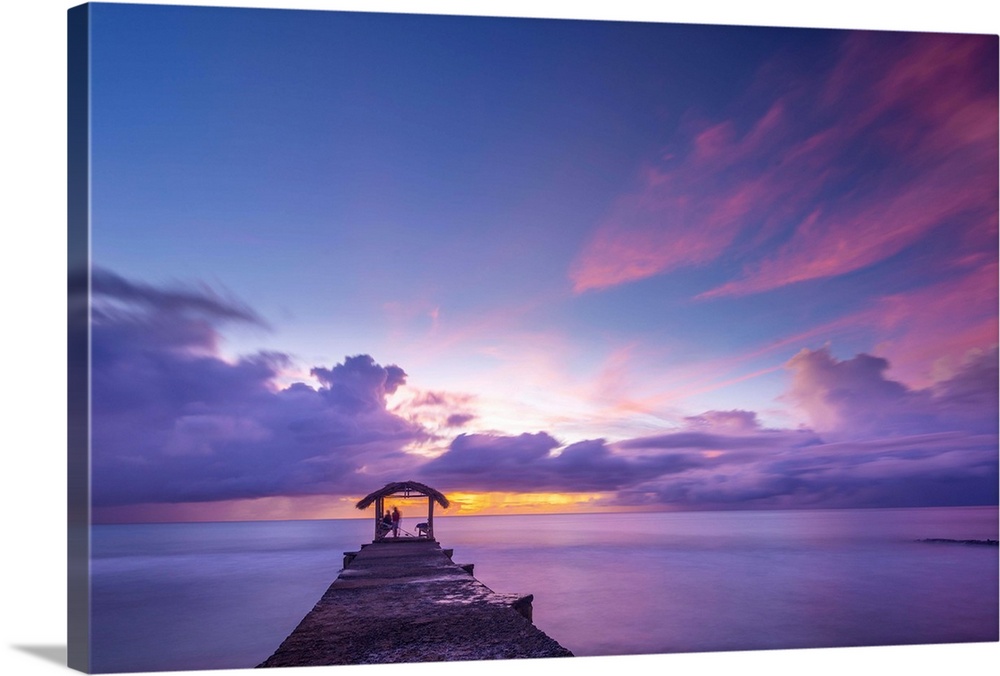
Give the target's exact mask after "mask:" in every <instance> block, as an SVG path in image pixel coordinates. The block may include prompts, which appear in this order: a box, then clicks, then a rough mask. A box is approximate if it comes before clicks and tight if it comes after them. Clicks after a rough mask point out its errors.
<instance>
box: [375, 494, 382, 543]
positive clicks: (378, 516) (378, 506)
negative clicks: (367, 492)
mask: <svg viewBox="0 0 1000 676" xmlns="http://www.w3.org/2000/svg"><path fill="white" fill-rule="evenodd" d="M381 522H382V498H376V499H375V539H376V540H378V527H379V524H380V523H381Z"/></svg>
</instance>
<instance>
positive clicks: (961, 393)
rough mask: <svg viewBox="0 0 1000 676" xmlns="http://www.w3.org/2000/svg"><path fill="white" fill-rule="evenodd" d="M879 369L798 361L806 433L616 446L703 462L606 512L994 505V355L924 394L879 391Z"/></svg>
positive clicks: (869, 363) (869, 364) (882, 373)
mask: <svg viewBox="0 0 1000 676" xmlns="http://www.w3.org/2000/svg"><path fill="white" fill-rule="evenodd" d="M889 367H890V363H889V361H888V360H886V359H884V358H878V357H873V356H870V355H857V356H855V357H853V358H851V359H847V360H838V359H836V358H835V357H834V356H833V355H832V354H831V353H830V351H829V350H828V349H826V348H824V349H820V350H803V351H802V352H800V353H799V354H798V355H796V357H795V358H793V359H792V360H791V361H790V362H789V368H790V369H791V370H792V372H793V378H792V385H791V388H790V391H789V393H788V398H789V399H790V400H792V401H794V402H796V403H797V404H798V405H799V406H800V407H801V409H802V410H803V411H804V412H805V413H806V414H807V415H809V417H810V419H811V421H812V424H813V427H815V428H816V429H817V430H818V432H815V433H814V432H811V431H808V430H761V431H759V432H754V433H750V434H742V435H721V434H708V433H705V432H698V433H690V432H678V433H675V434H665V435H660V436H656V437H649V438H644V439H633V440H629V441H625V442H622V443H620V444H618V447H620V448H623V449H646V450H647V451H648V450H650V449H659V448H663V449H667V448H689V449H692V450H693V449H699V448H700V449H703V450H705V451H710V452H711V454H712V456H713V457H712V458H711V460H710V461H709V462H706V463H705V464H704V465H703V466H701V467H698V468H695V469H693V470H692V471H689V472H685V473H683V474H682V475H679V476H670V477H657V478H654V479H650V480H648V481H646V482H642V483H639V484H636V485H634V486H630V487H628V488H626V489H624V490H622V491H619V492H618V493H617V495H616V496H615V498H614V499H613V502H614V503H615V504H627V505H667V504H669V505H672V506H680V507H700V508H751V507H759V508H776V507H892V506H921V505H928V506H930V505H982V504H996V502H997V500H998V491H997V483H998V453H997V414H998V399H997V391H998V389H997V385H998V382H997V351H996V350H995V349H993V350H990V351H987V352H984V353H977V354H974V355H973V356H972V357H971V358H970V359H968V360H967V361H966V363H965V364H964V365H963V366H962V368H960V369H959V370H958V371H957V372H956V373H954V374H953V375H952V376H951V377H949V378H947V379H945V380H942V381H940V382H938V383H936V384H934V385H933V386H932V387H929V388H927V389H924V390H913V389H910V388H907V387H906V386H905V385H903V384H902V383H899V382H896V381H893V380H891V379H890V378H888V377H887V372H888V371H889ZM712 417H715V418H718V416H712ZM705 419H706V418H705V417H704V416H697V417H695V420H696V421H697V422H698V423H701V422H703V421H704V420H705ZM688 420H689V421H690V420H692V419H690V418H689V419H688ZM699 426H700V425H699Z"/></svg>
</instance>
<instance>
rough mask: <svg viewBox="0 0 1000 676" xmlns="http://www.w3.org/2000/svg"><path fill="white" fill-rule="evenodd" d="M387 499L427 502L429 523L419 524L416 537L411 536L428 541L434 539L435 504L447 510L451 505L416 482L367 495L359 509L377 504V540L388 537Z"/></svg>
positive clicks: (389, 487)
mask: <svg viewBox="0 0 1000 676" xmlns="http://www.w3.org/2000/svg"><path fill="white" fill-rule="evenodd" d="M386 498H398V499H403V500H410V499H426V500H427V521H426V522H425V523H423V524H418V525H417V528H416V535H415V536H411V538H412V537H416V538H419V539H427V540H433V539H434V503H435V502H436V503H438V504H439V505H441V506H442V507H443V508H445V509H447V508H448V506H449V505H450V504H451V503H450V502H448V498H446V497H445V496H444V494H443V493H441V492H440V491H437V490H434V489H433V488H431V487H430V486H427V485H425V484H422V483H417V482H416V481H396V482H393V483H388V484H386V485H385V486H384V487H383V488H380V489H378V490H377V491H375V492H374V493H370V494H368V495H366V496H365V497H364V498H362V499H361V500H359V501H358V504H357V508H358V509H368V507H370V506H371V504H372V503H375V540H383V539H384V538H385V535H386V533H385V530H384V529H383V527H382V514H383V507H384V505H385V500H386ZM396 539H400V538H396ZM403 539H405V538H403Z"/></svg>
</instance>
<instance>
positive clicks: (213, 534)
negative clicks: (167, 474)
mask: <svg viewBox="0 0 1000 676" xmlns="http://www.w3.org/2000/svg"><path fill="white" fill-rule="evenodd" d="M370 525H371V524H370V522H369V521H368V520H335V521H284V522H244V523H209V524H155V525H114V526H112V525H104V526H96V527H95V528H94V531H93V550H94V559H93V563H92V580H93V586H92V590H93V624H92V632H93V669H94V671H99V672H111V671H157V670H182V669H220V668H225V669H239V668H249V667H253V666H255V665H256V664H258V663H259V662H261V661H262V660H264V659H265V658H266V657H268V656H269V655H270V654H271V653H272V652H273V651H274V649H275V648H277V647H278V645H279V644H280V642H281V641H282V640H283V639H284V638H285V636H287V635H288V633H289V632H291V631H292V629H294V628H295V626H296V625H297V624H298V622H299V620H301V619H302V617H303V616H304V615H305V614H306V613H307V612H308V611H309V610H310V609H311V608H312V607H313V605H314V604H315V603H316V602H317V601H318V600H319V598H320V597H321V596H322V594H323V592H324V591H325V590H326V588H327V587H328V586H329V585H330V583H331V582H332V581H333V580H334V579H335V578H336V576H337V573H338V572H339V570H340V567H341V563H342V560H343V552H345V551H352V550H356V549H357V548H358V546H359V545H360V544H362V543H363V542H369V541H370V540H371V532H370ZM405 525H406V524H405V523H404V526H405ZM435 531H436V535H437V537H438V540H439V541H440V542H441V544H442V546H444V547H450V548H453V549H454V550H455V555H454V559H455V561H456V562H458V563H474V564H475V566H476V568H475V574H476V577H477V578H478V579H479V580H480V581H482V582H483V583H484V584H486V585H487V586H489V587H490V588H492V589H494V590H495V591H498V592H511V593H514V592H517V593H533V594H534V595H535V602H534V621H535V624H536V625H537V626H538V627H539V628H541V629H542V630H543V631H545V632H546V633H548V634H549V635H550V636H552V637H553V638H554V639H556V640H557V641H559V642H560V643H561V644H563V645H564V646H566V647H567V648H569V649H570V650H572V651H573V652H574V653H575V654H576V655H580V656H584V655H621V654H643V653H665V652H702V651H717V650H748V649H774V648H807V647H837V646H871V645H892V644H917V643H964V642H981V641H996V640H997V639H998V598H1000V589H998V550H997V548H996V547H987V546H970V545H960V544H932V543H922V542H917V540H919V539H922V538H951V539H987V538H989V539H997V531H998V510H997V508H995V507H985V508H979V507H977V508H932V509H886V510H831V511H774V512H697V513H679V514H662V513H660V514H596V515H555V516H500V517H491V516H482V517H452V518H447V517H441V518H440V520H435Z"/></svg>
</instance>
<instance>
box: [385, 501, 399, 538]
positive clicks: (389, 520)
mask: <svg viewBox="0 0 1000 676" xmlns="http://www.w3.org/2000/svg"><path fill="white" fill-rule="evenodd" d="M401 518H402V514H401V513H400V511H399V507H393V508H392V512H391V513H390V512H389V510H388V509H387V510H385V516H383V517H382V537H385V536H386V535H388V534H389V531H392V537H394V538H395V537H399V521H400V519H401Z"/></svg>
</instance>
